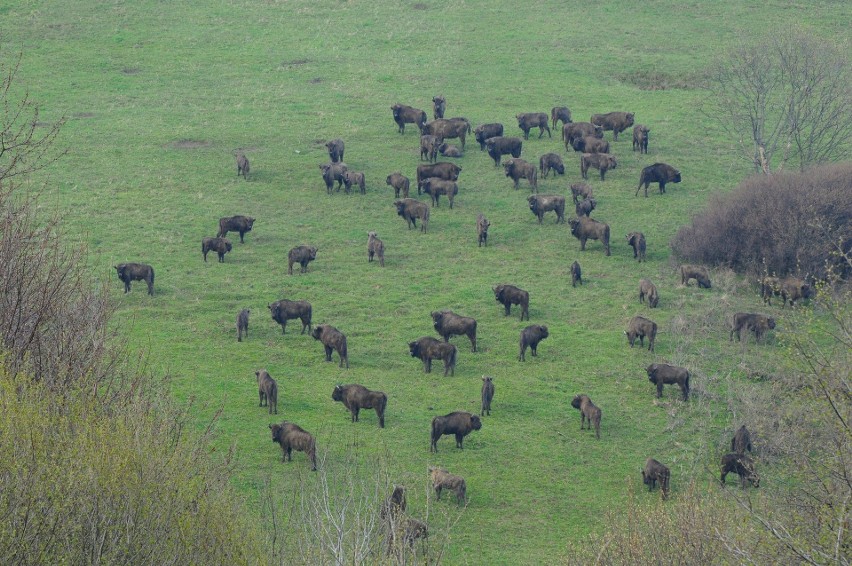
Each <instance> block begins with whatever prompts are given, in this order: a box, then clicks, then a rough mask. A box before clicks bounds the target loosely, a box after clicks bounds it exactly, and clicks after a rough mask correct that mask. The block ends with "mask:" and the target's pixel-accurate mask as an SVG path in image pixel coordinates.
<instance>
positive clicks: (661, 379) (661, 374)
mask: <svg viewBox="0 0 852 566" xmlns="http://www.w3.org/2000/svg"><path fill="white" fill-rule="evenodd" d="M645 371H646V372H647V373H648V381H650V382H651V383H653V384H654V385H656V386H657V398H658V399H659V398H660V397H662V396H663V385H677V386H679V387H680V391H681V393H682V394H683V400H684V401H686V400H687V399H689V370H687V369H686V368H683V367H680V366H672V365H669V364H651V365H649V366H648V367H647V368H646V369H645Z"/></svg>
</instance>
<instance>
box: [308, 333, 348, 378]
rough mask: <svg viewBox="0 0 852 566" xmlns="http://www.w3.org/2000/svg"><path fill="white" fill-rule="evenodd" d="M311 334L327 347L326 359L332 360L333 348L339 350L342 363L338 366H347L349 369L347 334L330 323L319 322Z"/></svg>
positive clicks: (338, 353)
mask: <svg viewBox="0 0 852 566" xmlns="http://www.w3.org/2000/svg"><path fill="white" fill-rule="evenodd" d="M311 336H313V337H314V340H319V341H320V342H322V345H323V347H324V348H325V361H327V362H330V361H331V352H332V350H334V351H336V352H337V355H338V356H340V363H339V364H338V367H343V366H344V365H345V366H346V369H349V353H348V351H347V348H346V336H345V335H344V334H343V333H342V332H341V331H339V330H338V329H336V328H335V327H333V326H331V325H330V324H318V325H317V326H316V328H314V331H313V332H311Z"/></svg>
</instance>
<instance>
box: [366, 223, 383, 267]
mask: <svg viewBox="0 0 852 566" xmlns="http://www.w3.org/2000/svg"><path fill="white" fill-rule="evenodd" d="M373 256H378V258H379V265H381V266H382V267H384V266H385V243H384V242H382V241H381V240H380V239H379V237H378V236H377V235H376V233H375V232H367V263H369V262H371V261H373Z"/></svg>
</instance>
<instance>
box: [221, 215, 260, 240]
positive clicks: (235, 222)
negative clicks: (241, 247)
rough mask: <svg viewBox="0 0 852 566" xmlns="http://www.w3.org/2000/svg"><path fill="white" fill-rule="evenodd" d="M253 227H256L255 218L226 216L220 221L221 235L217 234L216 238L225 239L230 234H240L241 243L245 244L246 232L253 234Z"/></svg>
mask: <svg viewBox="0 0 852 566" xmlns="http://www.w3.org/2000/svg"><path fill="white" fill-rule="evenodd" d="M252 226H254V218H251V217H250V216H240V215H237V216H226V217H224V218H220V219H219V233H218V234H216V237H217V238H224V237H225V236H227V235H228V232H239V233H240V243H241V244H242V243H245V242H244V241H243V236H244V235H245V233H246V232H251V228H252Z"/></svg>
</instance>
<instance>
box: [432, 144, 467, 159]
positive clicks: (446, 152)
mask: <svg viewBox="0 0 852 566" xmlns="http://www.w3.org/2000/svg"><path fill="white" fill-rule="evenodd" d="M438 153H440V154H441V155H443V156H444V157H461V156H462V152H461V150H460V149H459V148H458V147H456V146H454V145H450V144H448V143H442V144H441V145H439V146H438Z"/></svg>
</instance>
